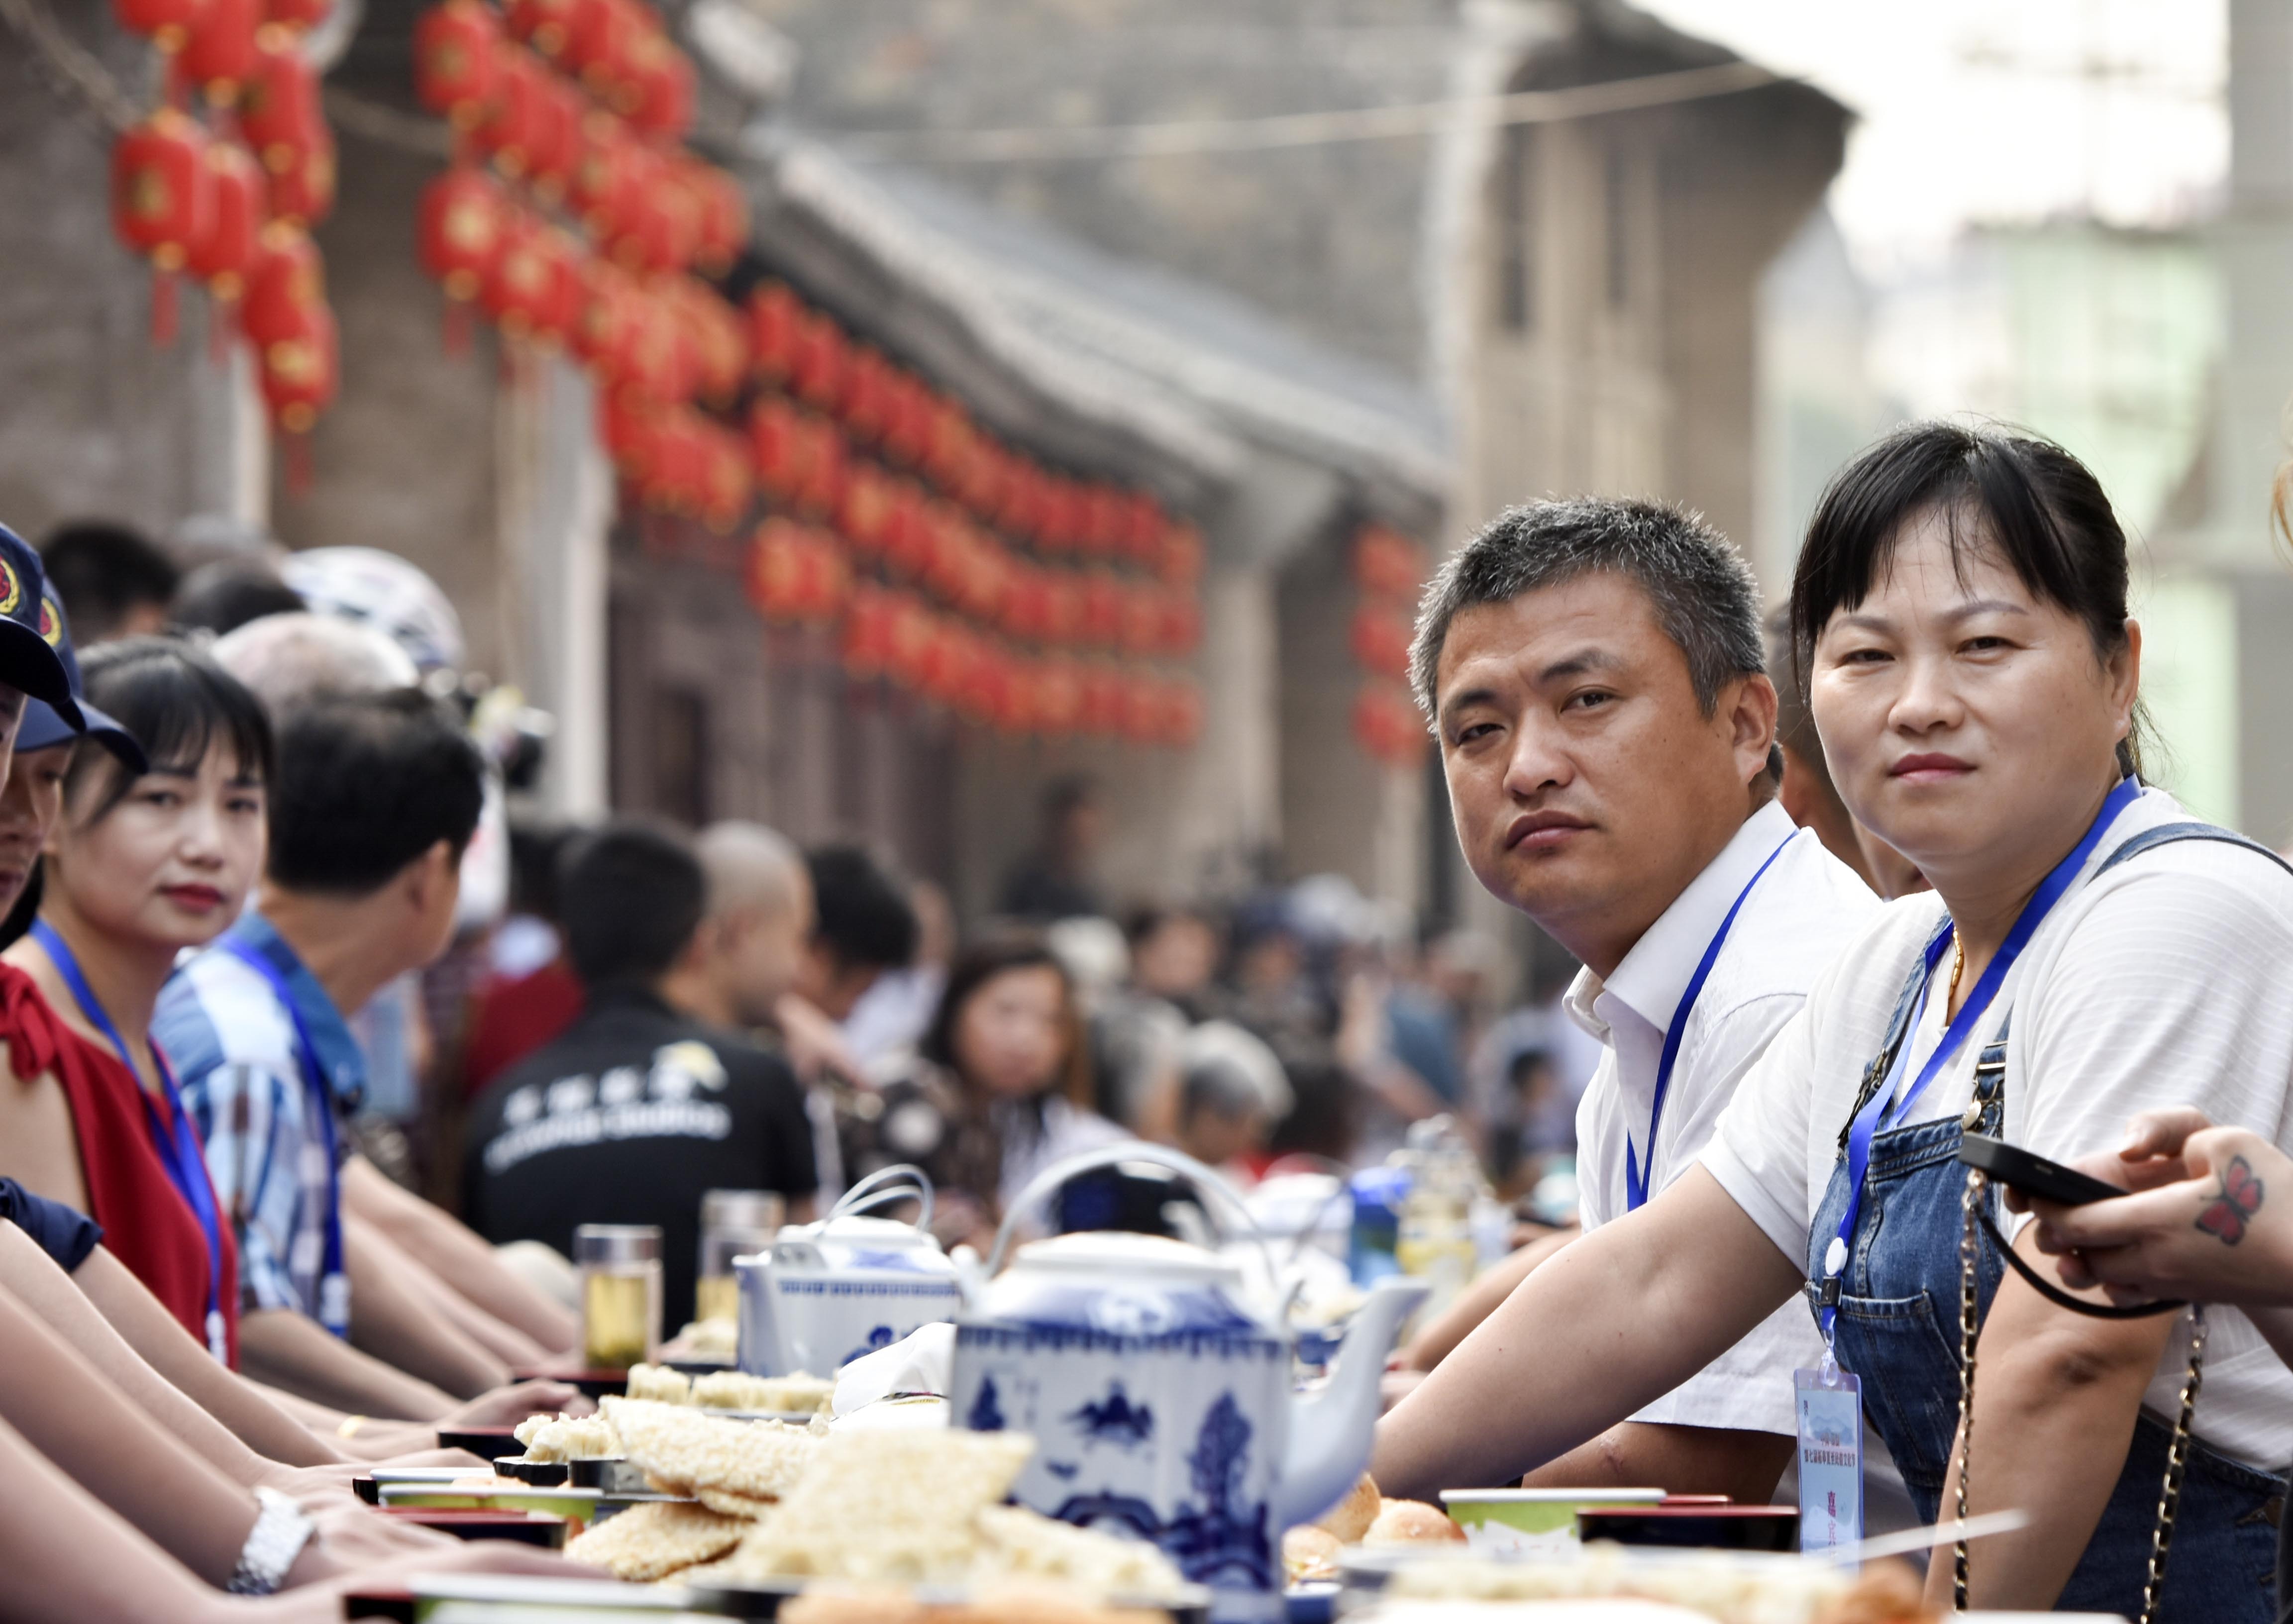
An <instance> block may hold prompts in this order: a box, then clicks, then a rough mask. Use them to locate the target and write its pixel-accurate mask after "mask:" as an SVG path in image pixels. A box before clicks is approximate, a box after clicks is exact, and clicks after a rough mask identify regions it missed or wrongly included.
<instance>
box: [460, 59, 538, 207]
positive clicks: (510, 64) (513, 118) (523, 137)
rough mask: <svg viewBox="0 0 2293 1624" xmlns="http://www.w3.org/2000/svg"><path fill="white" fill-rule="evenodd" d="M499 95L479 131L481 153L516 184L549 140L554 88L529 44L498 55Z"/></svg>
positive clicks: (496, 89)
mask: <svg viewBox="0 0 2293 1624" xmlns="http://www.w3.org/2000/svg"><path fill="white" fill-rule="evenodd" d="M495 54H496V73H495V79H494V93H493V97H492V99H491V100H490V101H489V102H488V103H487V104H486V110H485V116H484V117H482V118H481V119H480V120H479V121H478V125H477V127H476V130H475V132H474V134H475V137H476V140H477V143H478V147H479V149H480V150H482V151H483V152H486V153H489V154H490V155H491V157H492V158H493V160H494V167H496V168H497V169H499V170H500V171H501V172H502V173H503V174H506V175H507V176H509V177H510V179H512V180H515V179H517V178H518V176H520V175H522V174H525V172H526V170H527V168H528V166H530V165H531V163H532V161H533V157H534V153H535V150H536V149H537V148H538V147H539V146H540V144H541V143H542V142H543V141H547V139H548V129H547V121H548V117H549V113H548V108H547V103H548V101H549V97H550V93H551V89H552V86H553V85H554V81H553V80H552V78H551V77H550V73H549V69H547V68H545V67H543V66H542V63H541V59H540V58H539V57H537V56H536V55H534V54H533V53H532V52H531V51H528V50H527V49H526V48H525V47H524V46H523V45H514V44H503V45H502V46H501V47H500V49H499V50H498V52H497V53H495Z"/></svg>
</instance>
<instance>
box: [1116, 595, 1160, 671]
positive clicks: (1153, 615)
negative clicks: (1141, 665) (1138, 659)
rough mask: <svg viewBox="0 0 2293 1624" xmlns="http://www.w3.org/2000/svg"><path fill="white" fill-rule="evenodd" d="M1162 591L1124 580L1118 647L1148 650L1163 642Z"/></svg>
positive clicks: (1130, 651) (1128, 651) (1134, 651)
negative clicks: (1120, 635) (1120, 632)
mask: <svg viewBox="0 0 2293 1624" xmlns="http://www.w3.org/2000/svg"><path fill="white" fill-rule="evenodd" d="M1162 643H1163V594H1161V593H1160V592H1157V591H1156V590H1155V588H1153V587H1151V586H1138V585H1137V584H1136V583H1133V582H1126V583H1125V584H1124V585H1123V587H1122V650H1123V652H1124V653H1126V654H1152V653H1154V652H1155V650H1157V649H1159V648H1161V647H1162Z"/></svg>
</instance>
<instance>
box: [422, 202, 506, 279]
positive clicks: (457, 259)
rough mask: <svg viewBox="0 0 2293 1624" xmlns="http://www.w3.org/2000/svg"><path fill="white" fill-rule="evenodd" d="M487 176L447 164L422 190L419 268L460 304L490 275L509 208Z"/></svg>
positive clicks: (497, 253) (499, 252)
mask: <svg viewBox="0 0 2293 1624" xmlns="http://www.w3.org/2000/svg"><path fill="white" fill-rule="evenodd" d="M509 207H510V202H509V199H508V198H506V197H505V196H504V195H503V194H502V190H501V188H500V187H499V186H498V185H496V184H495V183H494V182H493V180H492V178H491V177H490V176H489V175H487V174H484V173H483V172H482V171H480V170H476V169H449V170H448V171H446V173H445V174H442V175H440V176H439V177H438V178H437V179H436V180H434V181H433V182H430V184H429V185H428V187H426V188H425V190H423V193H422V204H421V209H420V214H419V221H420V232H421V242H420V250H421V257H422V269H423V270H424V271H427V272H429V274H430V275H431V276H433V277H434V278H435V279H437V280H438V281H439V282H440V283H442V285H443V286H444V287H445V289H446V296H447V297H448V298H450V299H453V300H456V301H458V302H462V303H466V302H468V301H469V300H472V299H474V298H476V297H477V296H478V290H479V289H480V288H481V287H483V286H484V285H485V283H486V279H487V278H488V277H489V276H490V275H491V274H492V271H493V268H494V261H495V260H496V259H498V257H499V256H500V254H501V247H502V233H503V221H504V216H505V214H506V212H507V211H508V209H509Z"/></svg>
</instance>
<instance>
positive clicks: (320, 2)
mask: <svg viewBox="0 0 2293 1624" xmlns="http://www.w3.org/2000/svg"><path fill="white" fill-rule="evenodd" d="M334 9H335V8H334V0H263V21H265V22H266V23H276V24H277V25H278V26H279V27H280V28H286V29H288V31H290V32H292V33H294V34H296V35H301V34H304V33H307V32H308V31H309V30H311V29H312V28H317V27H318V26H319V25H320V23H322V22H324V21H326V20H327V16H328V13H329V12H332V11H333V10H334Z"/></svg>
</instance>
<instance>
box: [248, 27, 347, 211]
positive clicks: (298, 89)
mask: <svg viewBox="0 0 2293 1624" xmlns="http://www.w3.org/2000/svg"><path fill="white" fill-rule="evenodd" d="M325 122H326V121H325V119H324V118H323V117H321V115H320V111H319V78H318V76H317V75H316V74H314V73H312V71H311V65H310V63H309V62H307V61H304V58H303V44H302V40H301V39H300V37H299V36H297V35H296V33H295V31H294V30H293V29H291V28H286V27H284V26H282V25H280V24H278V23H266V24H265V25H264V26H263V28H259V29H257V30H256V32H255V69H254V71H253V72H252V73H251V74H249V75H248V76H247V85H246V86H245V88H244V89H243V90H242V91H241V93H240V95H239V133H240V134H242V135H244V136H245V137H246V138H247V145H248V146H250V147H252V148H254V149H255V155H256V156H257V157H259V158H262V160H263V167H264V168H265V169H268V170H270V171H271V173H273V174H277V173H279V172H280V171H281V170H284V169H286V168H288V166H290V165H291V164H292V163H293V162H294V161H295V157H296V153H297V152H299V151H301V150H303V149H305V148H307V147H308V146H309V145H310V144H311V142H312V141H313V140H315V139H316V138H317V135H318V133H319V131H320V129H321V128H322V127H323V126H324V125H325Z"/></svg>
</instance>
